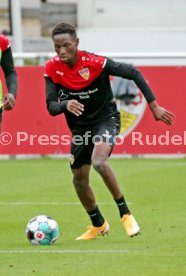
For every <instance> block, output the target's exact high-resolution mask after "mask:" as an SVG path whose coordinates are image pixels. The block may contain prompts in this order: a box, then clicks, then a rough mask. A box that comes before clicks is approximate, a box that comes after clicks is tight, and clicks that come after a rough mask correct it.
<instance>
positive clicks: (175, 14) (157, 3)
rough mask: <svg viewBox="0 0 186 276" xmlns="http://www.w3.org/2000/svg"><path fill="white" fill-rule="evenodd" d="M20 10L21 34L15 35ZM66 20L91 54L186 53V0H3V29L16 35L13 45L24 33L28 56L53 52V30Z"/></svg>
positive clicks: (0, 13)
mask: <svg viewBox="0 0 186 276" xmlns="http://www.w3.org/2000/svg"><path fill="white" fill-rule="evenodd" d="M11 3H12V6H13V7H11ZM19 6H20V7H19ZM19 8H20V15H21V30H18V29H16V30H15V31H14V34H13V26H14V24H15V22H14V13H15V12H16V10H19ZM11 10H12V12H11ZM12 21H13V22H14V23H12ZM62 21H63V22H68V23H71V24H73V25H75V26H77V28H78V33H79V36H80V38H81V39H80V43H81V44H80V46H81V48H84V49H87V48H88V49H89V50H90V51H97V52H134V53H135V52H166V53H167V52H168V53H169V52H170V53H172V52H174V53H175V52H184V51H185V50H186V1H185V0H163V1H162V0H151V1H149V0H140V1H139V0H43V1H41V0H27V1H24V0H14V1H12V0H1V1H0V31H1V32H2V31H3V32H5V33H8V34H10V35H13V36H12V42H13V44H12V46H13V47H14V42H15V41H14V35H15V32H21V35H22V38H23V51H24V52H29V51H36V52H41V51H44V52H46V51H53V45H52V43H51V39H50V35H51V30H52V28H53V27H54V26H55V25H56V24H57V23H58V22H62ZM17 25H18V24H17ZM17 27H18V26H17Z"/></svg>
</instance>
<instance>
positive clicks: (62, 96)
mask: <svg viewBox="0 0 186 276" xmlns="http://www.w3.org/2000/svg"><path fill="white" fill-rule="evenodd" d="M58 97H59V99H60V100H66V99H67V98H68V92H67V91H65V90H64V89H60V90H59V91H58Z"/></svg>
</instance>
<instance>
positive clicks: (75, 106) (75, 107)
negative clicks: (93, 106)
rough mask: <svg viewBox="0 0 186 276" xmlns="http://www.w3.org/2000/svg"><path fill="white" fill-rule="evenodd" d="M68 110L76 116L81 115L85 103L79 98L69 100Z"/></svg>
mask: <svg viewBox="0 0 186 276" xmlns="http://www.w3.org/2000/svg"><path fill="white" fill-rule="evenodd" d="M67 110H68V111H69V112H71V113H73V114H74V115H76V116H80V115H82V112H83V111H84V105H83V104H81V103H79V102H78V101H77V100H69V101H68V103H67Z"/></svg>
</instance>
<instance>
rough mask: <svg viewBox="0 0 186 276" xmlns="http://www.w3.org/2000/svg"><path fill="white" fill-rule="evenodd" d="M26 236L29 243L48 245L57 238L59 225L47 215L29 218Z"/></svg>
mask: <svg viewBox="0 0 186 276" xmlns="http://www.w3.org/2000/svg"><path fill="white" fill-rule="evenodd" d="M26 236H27V238H28V240H29V241H30V243H31V244H34V245H39V244H41V245H49V244H52V243H54V242H55V241H56V240H57V238H58V236H59V227H58V224H57V222H56V221H55V220H54V219H52V218H51V217H49V216H46V215H40V216H36V217H34V218H32V219H31V220H29V222H28V224H27V227H26Z"/></svg>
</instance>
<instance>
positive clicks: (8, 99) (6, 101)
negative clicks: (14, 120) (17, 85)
mask: <svg viewBox="0 0 186 276" xmlns="http://www.w3.org/2000/svg"><path fill="white" fill-rule="evenodd" d="M14 105H15V97H14V95H13V94H11V93H8V94H6V95H5V96H4V98H3V110H5V111H8V110H11V109H12V108H13V107H14Z"/></svg>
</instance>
